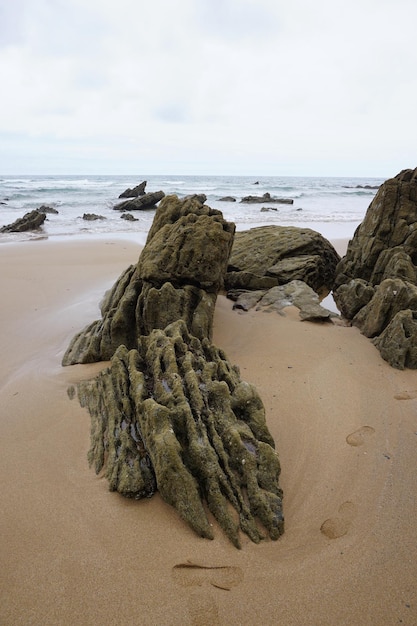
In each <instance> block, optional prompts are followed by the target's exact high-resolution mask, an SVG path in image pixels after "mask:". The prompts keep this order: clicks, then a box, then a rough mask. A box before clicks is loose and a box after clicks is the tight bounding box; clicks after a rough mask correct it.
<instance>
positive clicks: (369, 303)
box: [334, 169, 417, 369]
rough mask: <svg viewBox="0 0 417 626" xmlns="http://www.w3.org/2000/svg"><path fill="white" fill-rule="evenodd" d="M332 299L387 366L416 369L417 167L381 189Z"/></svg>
mask: <svg viewBox="0 0 417 626" xmlns="http://www.w3.org/2000/svg"><path fill="white" fill-rule="evenodd" d="M334 299H335V301H336V303H337V306H338V308H339V309H340V311H341V313H342V315H343V316H344V317H345V318H347V319H348V320H351V322H352V324H353V325H354V326H357V327H358V328H359V329H360V331H361V332H362V333H363V334H364V335H365V336H366V337H369V338H371V339H372V341H373V343H374V344H375V346H376V347H377V348H378V350H379V351H380V353H381V356H382V357H383V358H384V359H385V360H386V361H387V362H388V363H390V365H392V366H393V367H396V368H398V369H404V368H412V369H415V368H417V169H414V170H412V169H407V170H403V171H402V172H400V173H399V174H398V175H397V176H395V177H394V178H391V179H388V180H386V181H385V182H384V184H383V185H382V186H381V187H380V188H379V191H378V192H377V194H376V196H375V198H374V199H373V201H372V202H371V204H370V206H369V208H368V210H367V212H366V215H365V218H364V220H363V222H362V223H361V224H360V226H359V227H358V228H357V230H356V232H355V234H354V237H353V238H352V240H351V241H350V242H349V245H348V249H347V252H346V255H345V256H344V257H343V259H342V260H341V261H340V263H339V265H338V266H337V270H336V280H335V290H334Z"/></svg>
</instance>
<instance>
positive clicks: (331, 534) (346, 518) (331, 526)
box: [320, 500, 356, 539]
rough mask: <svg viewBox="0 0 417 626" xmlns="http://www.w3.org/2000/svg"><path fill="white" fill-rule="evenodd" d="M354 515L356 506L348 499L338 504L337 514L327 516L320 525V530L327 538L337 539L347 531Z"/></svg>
mask: <svg viewBox="0 0 417 626" xmlns="http://www.w3.org/2000/svg"><path fill="white" fill-rule="evenodd" d="M355 516H356V506H355V504H354V503H353V502H351V501H350V500H348V501H347V502H344V503H343V504H341V505H340V507H339V510H338V515H336V516H335V517H329V519H326V520H325V521H324V522H323V524H322V525H321V526H320V531H321V532H322V533H323V535H326V537H327V538H328V539H338V538H339V537H343V535H346V534H347V532H348V531H349V528H350V527H351V525H352V521H353V520H354V518H355Z"/></svg>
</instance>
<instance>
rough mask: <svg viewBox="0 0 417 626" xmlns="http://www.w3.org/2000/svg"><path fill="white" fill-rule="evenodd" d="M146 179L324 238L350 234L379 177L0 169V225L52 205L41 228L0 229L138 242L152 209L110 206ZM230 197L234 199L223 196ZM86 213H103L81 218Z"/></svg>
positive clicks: (241, 225)
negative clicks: (125, 211)
mask: <svg viewBox="0 0 417 626" xmlns="http://www.w3.org/2000/svg"><path fill="white" fill-rule="evenodd" d="M144 180H146V181H147V184H146V189H145V191H146V192H154V191H163V192H164V193H165V194H166V195H168V194H176V195H177V196H178V197H180V198H182V197H185V196H187V195H191V194H205V195H206V197H207V200H206V204H208V205H209V206H211V207H212V208H215V209H220V210H221V211H222V212H223V215H224V217H225V218H226V219H227V220H229V221H232V222H235V224H236V228H237V230H246V229H249V228H253V227H256V226H261V225H266V224H276V225H283V226H290V225H293V226H299V227H308V228H313V229H314V230H317V231H318V232H321V233H322V234H323V235H324V236H325V237H327V238H328V239H335V238H350V237H351V236H353V233H354V231H355V229H356V227H357V226H358V225H359V224H360V222H361V221H362V220H363V218H364V216H365V213H366V210H367V208H368V206H369V204H370V203H371V201H372V199H373V197H374V196H375V194H376V192H377V188H378V186H379V185H380V184H382V183H383V182H384V180H383V179H379V178H347V177H342V178H334V177H331V178H318V177H292V176H291V177H288V176H252V177H250V176H191V175H190V176H173V175H170V176H168V175H167V176H164V175H140V174H138V175H131V176H127V175H126V176H120V175H118V176H116V175H115V176H111V175H102V176H95V175H94V176H84V175H83V176H74V175H72V176H64V175H55V176H40V175H37V176H1V175H0V203H1V204H0V227H1V226H4V225H7V224H10V223H12V222H14V221H15V220H16V219H18V218H20V217H23V215H24V214H25V213H27V212H28V211H31V210H33V209H37V208H39V207H40V206H42V205H47V206H49V207H52V208H54V209H56V210H57V211H58V213H57V214H48V215H47V219H46V221H45V223H44V226H43V227H42V230H41V232H40V233H21V234H20V233H13V234H0V243H1V242H12V241H22V240H27V239H33V238H37V237H39V236H43V237H48V238H59V237H67V236H78V237H84V236H92V235H94V236H98V235H104V236H108V235H117V236H128V237H132V238H133V239H135V240H137V241H138V242H140V243H144V240H145V238H146V234H147V232H148V230H149V228H150V226H151V224H152V220H153V217H154V214H155V209H151V210H144V211H134V212H132V214H133V215H134V217H135V218H136V220H137V221H127V220H125V219H121V212H120V211H117V210H114V206H115V205H116V204H118V203H119V202H122V200H119V195H120V194H121V193H122V192H123V191H125V190H126V189H127V188H128V187H130V188H133V187H135V186H136V185H138V184H140V183H141V182H142V181H144ZM265 193H269V194H270V195H271V197H272V198H283V199H291V200H293V203H292V204H281V203H272V202H267V201H265V202H262V203H260V204H258V203H256V204H246V203H242V202H241V199H242V198H243V197H245V196H248V195H253V196H263V195H264V194H265ZM227 196H229V197H233V198H235V202H231V201H225V200H222V198H224V197H227ZM84 213H95V214H96V215H100V216H102V217H103V218H105V219H101V220H94V221H86V220H85V219H83V215H84Z"/></svg>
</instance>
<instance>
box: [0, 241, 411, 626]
mask: <svg viewBox="0 0 417 626" xmlns="http://www.w3.org/2000/svg"><path fill="white" fill-rule="evenodd" d="M85 237H86V238H85V239H84V235H83V236H82V237H80V238H77V239H74V238H72V236H71V238H70V239H69V240H66V241H63V240H59V241H56V240H52V238H51V239H48V240H43V241H38V242H37V245H36V246H28V245H26V243H27V242H24V243H21V244H19V243H13V244H12V245H10V246H0V263H1V267H2V272H1V275H0V284H1V287H2V294H4V297H3V303H2V307H1V309H0V321H1V328H2V329H3V332H2V333H1V334H0V349H1V353H2V354H3V359H2V360H1V362H0V381H1V383H0V440H1V441H2V454H1V456H0V468H1V472H2V476H3V498H2V505H3V506H2V515H1V522H0V530H1V534H2V546H1V561H2V572H1V589H2V592H1V594H2V602H1V603H0V622H1V623H4V624H13V625H15V624H22V625H23V624H25V625H26V624H42V625H43V626H49V625H50V626H58V625H62V626H67V625H68V624H70V623H71V624H83V626H89V625H91V626H96V625H97V626H98V625H100V624H103V623H106V624H111V625H113V624H114V625H116V624H126V625H130V624H132V625H133V624H138V623H140V624H149V625H151V624H152V625H153V624H161V625H165V624H166V625H168V624H169V625H177V624H178V625H180V624H181V625H188V624H190V625H200V626H203V625H204V624H225V623H227V624H231V625H234V624H236V625H238V624H255V623H265V624H275V623H277V622H280V623H283V624H293V625H300V626H301V625H304V624H306V623H311V624H321V625H324V626H326V625H328V626H334V624H348V625H350V624H360V623H362V624H367V625H375V626H377V625H378V626H379V625H380V624H382V623H398V622H399V620H402V623H403V624H408V625H410V626H411V625H412V624H415V623H416V622H417V594H416V587H415V580H416V578H417V564H416V558H415V557H416V551H417V549H416V546H417V528H416V525H415V522H414V517H415V502H416V496H417V485H416V482H415V480H414V468H415V467H416V463H417V446H416V442H417V435H416V433H417V419H416V414H417V411H416V409H417V382H416V378H415V372H413V371H410V370H405V371H403V372H400V371H397V370H394V369H392V368H391V367H390V366H389V365H388V364H387V363H385V362H384V361H383V360H382V359H381V357H380V356H379V353H378V351H377V350H376V349H375V348H374V346H373V345H372V344H371V342H370V341H369V340H368V339H367V338H365V337H364V336H362V335H361V334H360V333H359V331H358V330H357V329H355V328H350V327H343V326H337V325H328V324H326V325H317V324H314V323H310V322H300V321H299V318H298V314H297V313H296V311H295V310H294V309H292V308H290V309H287V310H286V311H285V316H281V315H277V314H272V313H270V314H267V313H263V312H256V311H249V312H248V313H238V312H236V311H233V310H232V303H231V302H230V301H228V300H227V299H226V298H225V297H224V296H219V298H218V302H217V305H216V313H215V324H214V342H215V343H216V345H218V346H219V347H221V348H222V349H223V350H224V351H225V353H226V354H227V355H228V357H229V359H230V360H231V362H232V363H235V364H237V365H238V366H239V367H240V370H241V374H242V378H243V379H245V380H248V381H249V382H251V383H253V384H255V386H256V387H257V389H258V391H259V393H260V396H261V398H262V400H263V402H264V405H265V409H266V414H267V423H268V426H269V428H270V430H271V433H272V435H273V437H274V439H275V442H276V447H277V451H278V453H279V455H280V460H281V465H282V475H281V481H280V483H281V486H282V487H283V489H284V512H285V517H286V530H285V533H284V535H283V537H282V538H280V539H279V540H278V541H276V542H271V541H265V542H263V543H261V544H259V545H254V544H252V543H251V542H250V541H249V540H246V539H245V538H242V550H240V551H238V550H236V549H235V548H234V547H233V546H232V545H231V544H229V542H228V540H227V539H226V538H225V537H224V536H223V534H222V533H221V532H220V531H218V530H217V529H216V528H215V539H214V540H213V541H208V540H204V539H200V538H198V537H196V536H195V535H194V533H193V532H192V531H191V530H190V529H189V528H188V527H187V526H185V525H184V524H183V522H182V521H181V520H180V519H179V518H178V516H177V514H176V512H175V511H174V510H173V509H172V508H171V507H169V506H168V505H166V504H165V503H164V502H163V501H162V500H161V498H160V497H159V496H158V494H156V495H155V496H154V497H153V498H151V499H150V500H146V501H141V502H136V501H132V500H127V499H124V498H122V497H120V496H118V495H116V494H114V493H110V492H109V491H108V488H107V483H106V482H105V481H104V479H102V478H100V477H97V476H95V474H94V471H93V470H92V469H89V467H88V464H87V460H86V453H87V449H88V446H89V429H90V424H89V416H88V414H87V412H86V411H85V410H84V409H82V408H81V407H80V406H79V405H78V402H77V401H76V400H72V401H71V400H69V398H68V396H67V393H66V389H67V387H68V385H69V384H71V383H72V382H74V381H76V380H78V379H79V378H80V377H91V376H92V375H94V374H95V373H96V372H97V371H98V370H99V369H101V368H102V367H103V364H95V365H91V366H90V365H89V366H85V365H82V366H72V367H69V368H62V367H61V365H60V362H61V358H62V355H63V352H64V351H65V349H66V347H67V345H68V342H69V340H70V338H71V337H72V336H73V334H74V333H75V332H77V331H78V330H80V329H81V328H82V327H83V326H84V325H86V324H88V323H89V322H91V321H93V320H94V319H96V318H97V317H99V309H98V306H99V302H100V300H101V298H102V296H103V295H104V292H105V290H106V289H108V288H109V287H111V286H112V285H113V283H114V282H115V280H116V279H117V278H118V276H119V275H120V273H121V272H122V271H123V270H124V269H125V268H126V267H127V266H128V265H129V264H131V263H135V262H136V261H137V258H138V256H139V250H140V245H139V244H138V243H136V242H135V241H132V240H127V239H125V238H124V237H123V238H122V239H121V238H120V237H119V234H115V235H114V236H112V235H111V234H109V235H106V236H101V235H100V236H99V238H95V237H94V238H89V237H88V236H85ZM332 243H333V245H335V247H336V249H338V251H339V250H343V246H346V244H347V241H346V239H337V240H335V241H334V242H333V241H332ZM340 253H341V252H340V251H339V254H340ZM6 329H7V330H6ZM104 365H105V364H104ZM187 561H191V562H193V563H197V564H199V565H203V566H205V567H210V568H213V567H214V568H219V569H204V568H195V569H187V568H185V569H184V568H183V569H182V568H178V567H176V566H178V565H181V564H182V563H186V562H187Z"/></svg>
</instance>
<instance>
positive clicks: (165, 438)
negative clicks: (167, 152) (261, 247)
mask: <svg viewBox="0 0 417 626" xmlns="http://www.w3.org/2000/svg"><path fill="white" fill-rule="evenodd" d="M182 209H183V210H182ZM164 211H166V214H164ZM233 234H234V225H233V224H229V223H227V222H225V220H224V219H223V217H222V215H221V214H220V213H219V212H218V211H212V210H211V209H210V208H209V207H206V206H205V205H202V204H201V201H200V200H199V199H198V198H190V199H185V200H183V201H179V200H178V198H176V197H172V196H171V197H170V198H166V199H165V200H164V202H161V205H160V207H159V209H158V212H157V216H156V226H155V223H154V226H153V228H152V229H151V232H150V235H149V236H148V240H147V243H146V245H145V248H144V250H143V252H142V254H141V257H140V259H139V262H138V264H137V265H136V266H131V267H130V268H127V270H126V271H125V272H124V273H123V274H122V276H121V277H120V278H119V280H118V281H117V282H116V284H115V285H114V287H113V288H112V289H111V290H110V291H109V292H108V293H107V294H106V296H105V298H104V300H103V302H102V305H101V313H102V319H101V320H99V321H96V322H94V323H93V324H92V325H90V326H89V327H87V328H86V329H84V331H82V332H81V333H79V334H78V335H77V336H76V337H75V338H74V340H73V342H72V343H71V345H70V347H69V349H68V351H67V353H66V355H65V357H64V361H63V363H64V364H71V363H77V362H90V361H95V360H100V359H103V358H109V359H111V364H110V367H108V368H107V369H105V370H104V371H102V372H101V373H100V374H99V375H98V376H97V377H96V378H95V379H93V380H90V381H83V382H80V383H79V384H78V386H77V393H78V398H79V400H80V402H81V404H82V406H84V407H86V408H87V409H88V411H89V412H90V415H91V446H90V450H89V453H88V458H89V462H90V464H91V465H93V466H94V468H95V471H96V472H97V473H99V472H104V475H105V476H106V478H107V480H108V482H109V486H110V489H111V490H113V491H118V492H119V493H121V494H123V495H125V496H128V497H135V498H143V497H148V496H151V495H152V494H153V493H154V492H155V490H156V489H157V490H158V491H159V493H160V494H161V496H162V497H163V498H164V500H165V501H166V502H168V503H169V504H171V505H172V506H174V507H175V509H176V510H177V511H178V513H179V515H180V516H181V517H182V519H184V520H185V521H186V522H187V523H188V524H189V525H190V526H191V527H192V528H193V529H194V530H195V531H196V533H197V534H199V535H200V536H202V537H206V538H212V537H213V529H212V526H211V524H210V522H209V518H208V516H207V511H209V512H210V513H211V514H212V515H213V516H214V518H215V519H216V520H217V522H218V523H219V525H220V526H221V528H222V529H223V531H224V532H225V533H226V535H227V536H228V537H229V538H230V540H231V541H232V542H233V544H234V545H235V546H237V547H239V545H240V538H239V535H240V531H243V532H244V533H246V534H247V535H248V536H249V537H250V538H251V539H252V540H253V541H255V542H259V541H260V539H261V538H263V537H265V536H269V537H271V538H272V539H277V538H278V537H279V536H280V534H281V533H282V532H283V513H282V491H281V489H280V488H279V485H278V478H279V473H280V464H279V459H278V455H277V453H276V452H275V449H274V447H275V446H274V441H273V439H272V437H271V434H270V433H269V430H268V428H267V425H266V421H265V410H264V406H263V403H262V400H261V398H260V397H259V395H258V393H257V391H256V389H255V388H254V387H253V386H252V385H250V384H249V383H246V382H245V381H242V380H241V378H240V374H239V370H238V368H237V367H235V366H233V365H231V364H230V363H229V361H228V360H227V358H226V356H225V354H224V353H223V352H222V351H221V350H219V349H218V348H217V347H216V346H214V345H213V344H212V342H211V334H212V324H213V313H214V306H215V302H216V298H217V292H218V290H219V289H220V288H221V287H222V285H223V280H224V274H225V271H226V267H227V261H228V258H229V254H230V250H231V245H232V242H233Z"/></svg>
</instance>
